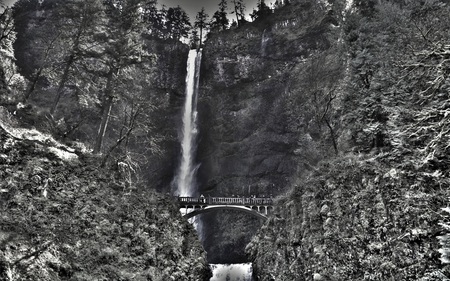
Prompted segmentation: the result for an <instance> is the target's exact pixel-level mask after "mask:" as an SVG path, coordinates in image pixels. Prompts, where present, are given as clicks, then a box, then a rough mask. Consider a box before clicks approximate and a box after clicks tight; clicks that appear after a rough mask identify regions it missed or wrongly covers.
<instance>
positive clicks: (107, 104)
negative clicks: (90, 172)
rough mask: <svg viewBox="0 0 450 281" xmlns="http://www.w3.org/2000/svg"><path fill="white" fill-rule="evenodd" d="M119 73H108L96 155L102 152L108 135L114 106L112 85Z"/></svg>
mask: <svg viewBox="0 0 450 281" xmlns="http://www.w3.org/2000/svg"><path fill="white" fill-rule="evenodd" d="M116 73H117V70H111V71H110V72H109V73H108V81H107V82H106V89H105V99H104V102H103V105H102V120H101V122H100V126H99V128H98V133H97V137H96V139H95V146H94V153H95V154H98V153H100V152H101V150H102V146H103V139H104V137H105V133H106V127H107V126H108V122H109V116H110V113H111V109H112V106H113V99H114V96H113V89H112V83H113V79H114V76H115V75H114V74H116Z"/></svg>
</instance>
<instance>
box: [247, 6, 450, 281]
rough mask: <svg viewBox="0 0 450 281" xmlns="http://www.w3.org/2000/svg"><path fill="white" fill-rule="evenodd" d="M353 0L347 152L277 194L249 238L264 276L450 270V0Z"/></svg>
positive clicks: (341, 136) (346, 84)
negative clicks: (272, 207)
mask: <svg viewBox="0 0 450 281" xmlns="http://www.w3.org/2000/svg"><path fill="white" fill-rule="evenodd" d="M330 2H331V1H330ZM334 3H335V4H336V3H338V1H334ZM354 3H355V4H354V5H353V6H351V9H350V10H348V11H347V12H346V13H345V14H346V19H345V22H343V24H342V25H341V28H342V29H341V31H342V37H340V38H342V41H341V42H343V45H342V46H343V47H344V48H345V50H346V51H345V53H346V54H347V56H345V57H346V59H347V64H344V65H346V68H345V71H344V74H345V75H344V77H343V80H341V82H340V83H339V84H338V85H339V86H338V87H337V90H336V91H335V93H336V97H335V98H334V101H333V106H334V107H335V114H336V115H335V116H334V119H335V120H338V121H337V122H336V123H335V127H334V128H336V131H335V133H336V134H335V136H336V140H337V142H336V144H337V148H338V154H337V155H336V156H335V157H328V159H323V160H322V161H321V163H319V165H317V166H316V167H315V168H314V169H313V170H312V171H310V172H309V173H304V174H303V175H302V174H301V173H299V175H298V177H297V180H296V181H295V182H294V183H293V184H292V186H291V188H290V191H289V192H288V193H287V194H286V195H284V196H280V197H279V198H278V200H279V201H278V204H277V211H276V212H274V214H273V216H271V217H270V218H269V220H268V221H267V222H266V223H265V224H264V225H263V227H262V228H261V229H260V230H259V233H258V235H257V236H256V237H255V238H254V239H253V241H252V242H251V243H250V244H249V245H248V247H247V252H248V253H249V254H250V256H251V259H252V260H253V265H254V270H255V272H254V273H255V277H256V278H257V280H316V281H317V280H447V279H448V278H449V276H450V271H449V266H448V260H447V259H446V257H448V240H447V242H445V241H446V238H445V237H448V228H447V230H446V227H444V226H445V225H447V224H448V221H449V217H448V214H447V212H446V211H445V210H444V209H443V208H445V207H447V206H448V204H449V203H448V198H449V189H448V188H446V187H447V186H448V182H449V173H450V166H449V163H450V161H449V156H448V155H449V152H450V151H449V146H448V140H449V134H448V128H449V126H450V123H449V119H448V117H447V116H448V114H449V103H448V99H449V93H450V91H449V90H450V80H449V79H448V73H449V70H450V68H449V67H450V66H449V64H448V61H449V54H450V52H449V50H450V47H449V45H448V38H449V34H448V28H449V25H450V22H449V20H448V17H447V14H448V13H449V12H450V7H449V5H448V2H447V1H432V2H408V1H354ZM336 8H337V7H336ZM337 11H339V9H337ZM342 11H344V10H342ZM411 23H412V24H411ZM423 30H430V33H428V34H425V33H422V31H423ZM431 30H432V31H431ZM327 60H328V59H327ZM327 60H325V61H327ZM321 77H324V76H321ZM310 82H311V81H310ZM339 89H341V91H339ZM445 235H447V236H445Z"/></svg>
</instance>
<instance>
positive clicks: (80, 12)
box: [50, 0, 102, 115]
mask: <svg viewBox="0 0 450 281" xmlns="http://www.w3.org/2000/svg"><path fill="white" fill-rule="evenodd" d="M56 7H57V8H56V9H55V12H54V19H55V23H59V24H58V26H60V27H61V29H62V30H63V31H64V32H63V33H62V35H61V44H63V46H65V48H63V50H64V51H65V52H66V54H65V56H64V60H63V63H62V64H61V67H62V74H61V75H60V78H59V82H58V88H57V91H56V96H55V98H54V101H53V104H52V107H51V109H50V114H52V115H53V114H54V112H55V110H56V107H57V106H58V103H59V100H60V98H61V95H62V93H63V90H64V87H65V86H66V83H67V81H68V80H69V74H70V72H71V70H72V68H73V67H74V64H75V63H76V62H77V61H78V60H79V59H81V58H82V56H83V49H86V48H89V47H88V45H89V44H88V42H89V41H90V40H92V36H93V35H94V33H95V27H96V26H98V25H99V24H100V22H99V21H98V19H100V18H101V16H99V15H101V13H102V6H101V2H100V1H92V0H91V1H83V0H64V2H62V3H60V5H58V6H56ZM87 44H88V45H87Z"/></svg>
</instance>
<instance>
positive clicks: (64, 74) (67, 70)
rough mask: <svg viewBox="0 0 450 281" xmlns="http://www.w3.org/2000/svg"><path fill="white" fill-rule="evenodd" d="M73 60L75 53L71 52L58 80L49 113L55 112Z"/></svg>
mask: <svg viewBox="0 0 450 281" xmlns="http://www.w3.org/2000/svg"><path fill="white" fill-rule="evenodd" d="M74 60H75V55H74V54H73V53H72V54H71V55H70V57H69V60H68V61H67V64H66V67H65V68H64V73H63V76H62V77H61V81H59V85H58V90H57V91H56V97H55V100H54V101H53V105H52V108H51V109H50V114H51V115H53V114H54V113H55V110H56V107H57V106H58V103H59V100H60V99H61V96H62V93H63V89H64V86H65V85H66V82H67V79H68V78H69V70H70V68H71V67H72V64H73V62H74Z"/></svg>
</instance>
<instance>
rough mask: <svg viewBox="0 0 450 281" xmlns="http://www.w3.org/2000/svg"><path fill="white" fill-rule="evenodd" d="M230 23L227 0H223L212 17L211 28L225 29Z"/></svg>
mask: <svg viewBox="0 0 450 281" xmlns="http://www.w3.org/2000/svg"><path fill="white" fill-rule="evenodd" d="M228 24H229V20H228V18H227V1H226V0H221V1H220V3H219V10H218V11H216V12H215V13H214V15H213V17H212V20H211V30H225V29H227V27H228Z"/></svg>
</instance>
